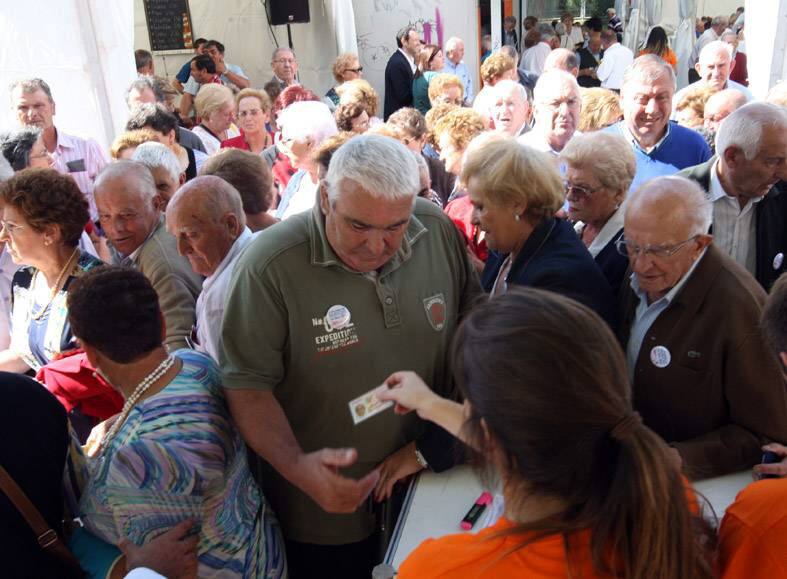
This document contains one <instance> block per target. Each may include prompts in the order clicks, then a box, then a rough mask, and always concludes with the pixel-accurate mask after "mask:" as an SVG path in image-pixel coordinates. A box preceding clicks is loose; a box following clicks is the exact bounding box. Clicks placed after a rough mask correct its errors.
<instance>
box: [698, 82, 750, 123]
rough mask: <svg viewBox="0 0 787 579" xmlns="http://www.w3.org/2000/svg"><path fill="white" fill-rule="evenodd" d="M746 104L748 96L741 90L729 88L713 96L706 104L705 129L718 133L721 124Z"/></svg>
mask: <svg viewBox="0 0 787 579" xmlns="http://www.w3.org/2000/svg"><path fill="white" fill-rule="evenodd" d="M745 104H746V95H745V94H743V93H742V92H741V91H739V90H735V89H730V88H728V89H724V90H720V91H719V92H717V93H714V94H712V95H711V97H710V98H709V99H708V100H707V101H706V102H705V112H704V114H703V118H704V121H703V123H704V126H705V128H706V129H708V130H710V131H718V130H719V125H720V124H721V122H722V121H723V120H724V119H726V118H727V117H728V116H729V115H730V113H732V112H733V111H735V110H737V109H739V108H741V107H742V106H743V105H745Z"/></svg>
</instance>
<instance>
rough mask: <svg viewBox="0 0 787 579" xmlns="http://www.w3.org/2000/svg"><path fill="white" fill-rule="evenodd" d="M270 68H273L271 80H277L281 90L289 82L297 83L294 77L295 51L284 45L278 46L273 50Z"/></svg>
mask: <svg viewBox="0 0 787 579" xmlns="http://www.w3.org/2000/svg"><path fill="white" fill-rule="evenodd" d="M271 69H272V70H273V78H272V79H271V81H275V82H278V83H279V86H280V87H281V88H282V90H284V89H285V88H287V87H288V86H290V85H291V84H298V81H297V80H296V78H295V76H296V75H297V74H298V59H296V58H295V53H294V52H293V51H292V50H291V49H289V48H287V47H286V46H280V47H279V48H277V49H276V50H274V51H273V57H272V58H271Z"/></svg>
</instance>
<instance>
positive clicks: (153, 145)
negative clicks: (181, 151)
mask: <svg viewBox="0 0 787 579" xmlns="http://www.w3.org/2000/svg"><path fill="white" fill-rule="evenodd" d="M131 160H132V161H137V162H138V163H142V164H143V165H145V167H147V168H148V169H150V170H151V171H152V170H153V169H158V168H159V167H160V168H162V169H165V170H166V171H167V173H169V176H170V178H171V179H172V180H173V181H175V183H177V182H178V180H179V179H180V173H181V170H180V163H179V162H178V158H177V157H176V156H175V153H173V152H172V151H171V150H170V148H169V147H167V146H166V145H162V144H161V143H159V142H155V141H148V142H147V143H142V144H141V145H139V146H138V147H137V148H136V150H135V151H134V154H133V155H132V156H131Z"/></svg>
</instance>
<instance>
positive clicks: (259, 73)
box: [134, 0, 478, 108]
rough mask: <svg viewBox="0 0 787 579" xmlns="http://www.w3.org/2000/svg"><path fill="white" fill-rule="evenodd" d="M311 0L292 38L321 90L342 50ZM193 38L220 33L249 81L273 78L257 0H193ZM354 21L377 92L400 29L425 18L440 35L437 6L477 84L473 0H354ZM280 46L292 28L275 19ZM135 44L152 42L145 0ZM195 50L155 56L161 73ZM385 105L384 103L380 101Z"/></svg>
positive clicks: (310, 83)
mask: <svg viewBox="0 0 787 579" xmlns="http://www.w3.org/2000/svg"><path fill="white" fill-rule="evenodd" d="M329 2H330V0H310V1H309V8H310V11H311V22H309V23H308V24H294V25H293V26H292V33H293V45H294V47H295V52H296V54H297V56H298V63H299V67H300V80H301V83H302V84H303V85H304V86H307V87H308V88H310V89H312V90H314V91H315V92H317V93H318V94H324V93H325V92H326V91H327V90H328V89H329V88H330V87H331V86H333V84H334V79H333V76H332V74H331V64H332V63H333V60H334V59H335V58H336V56H337V50H336V40H335V34H334V31H333V30H332V26H331V24H330V18H329V13H328V10H327V9H326V3H329ZM189 5H190V8H191V20H192V31H193V35H194V38H199V37H204V38H208V39H210V38H215V39H217V40H219V41H221V42H222V43H223V44H224V46H225V48H226V53H225V57H226V60H227V61H228V62H231V63H232V64H238V65H240V66H241V67H242V68H243V70H244V71H245V72H246V74H247V75H248V76H249V78H250V79H251V81H252V85H253V86H256V87H262V85H263V84H265V83H266V82H267V81H268V80H270V78H271V75H272V73H271V70H270V60H271V52H272V51H273V48H274V46H275V45H274V43H273V40H272V38H271V34H270V32H269V30H268V25H267V20H266V18H265V7H264V6H263V4H262V2H260V1H259V0H221V1H220V2H217V1H215V0H190V2H189ZM353 5H354V8H355V24H356V32H357V35H358V52H359V55H360V57H361V62H362V64H363V67H364V76H365V77H366V78H367V80H369V82H370V83H371V84H372V86H374V87H375V89H376V90H377V91H378V92H379V93H380V97H381V100H382V97H383V88H384V86H385V82H384V72H385V63H386V62H387V60H388V57H389V56H390V54H391V53H392V52H393V51H394V50H395V49H396V41H395V37H396V32H397V30H399V29H400V28H402V27H403V26H405V25H407V24H408V23H414V24H416V26H418V28H419V30H422V29H423V26H424V23H427V27H431V29H432V41H433V42H436V38H437V32H436V28H437V12H438V11H439V14H440V18H441V20H442V28H443V41H445V40H447V39H448V38H449V37H451V36H459V37H461V38H463V39H464V40H465V62H466V63H467V66H468V67H469V68H470V70H471V73H472V74H473V75H474V87H475V90H476V92H477V91H478V77H477V68H478V48H477V47H478V39H477V32H476V21H477V9H476V2H475V0H356V1H355V2H353ZM273 28H274V32H275V33H276V37H277V39H278V41H279V44H280V45H281V46H285V45H286V44H287V29H286V27H284V26H274V27H273ZM134 47H135V48H145V49H149V48H150V44H149V39H148V32H147V26H146V22H145V10H144V6H143V4H142V0H134ZM191 56H192V55H191V53H190V52H184V53H180V54H167V55H160V54H157V55H155V63H156V73H157V74H160V75H163V76H169V77H174V76H175V74H177V72H178V70H179V69H180V67H181V66H182V64H183V63H184V62H186V61H187V60H188V59H190V58H191ZM380 104H381V108H382V102H381V103H380Z"/></svg>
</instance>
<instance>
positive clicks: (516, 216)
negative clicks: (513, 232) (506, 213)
mask: <svg viewBox="0 0 787 579" xmlns="http://www.w3.org/2000/svg"><path fill="white" fill-rule="evenodd" d="M514 219H515V220H516V221H519V219H520V217H519V213H514Z"/></svg>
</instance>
